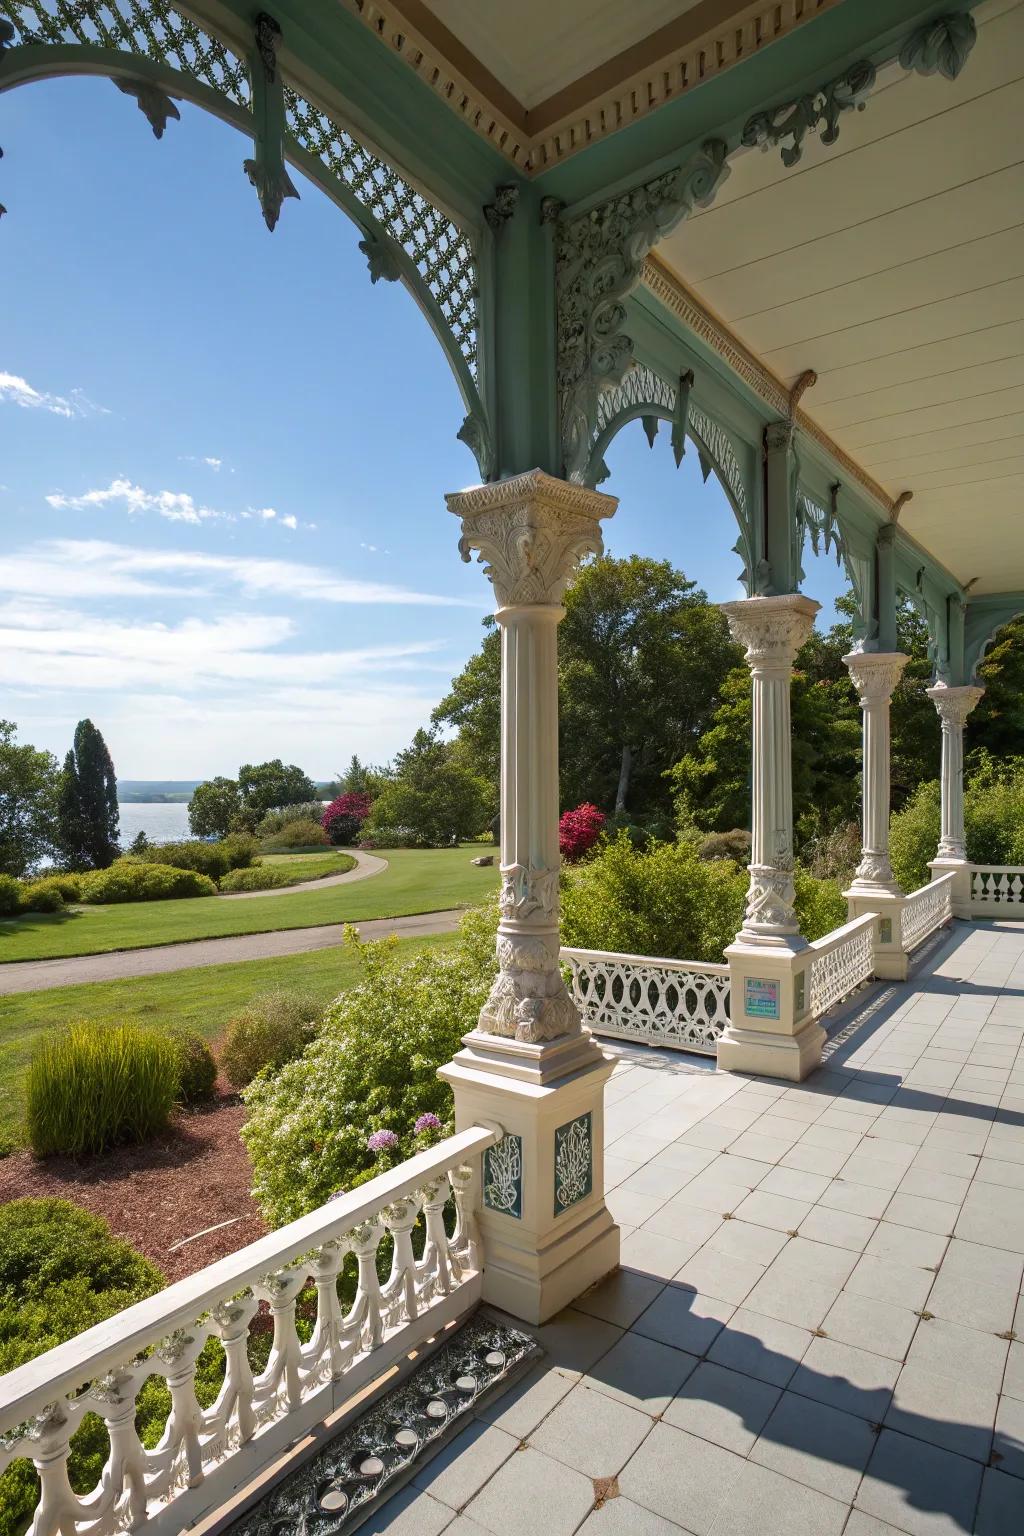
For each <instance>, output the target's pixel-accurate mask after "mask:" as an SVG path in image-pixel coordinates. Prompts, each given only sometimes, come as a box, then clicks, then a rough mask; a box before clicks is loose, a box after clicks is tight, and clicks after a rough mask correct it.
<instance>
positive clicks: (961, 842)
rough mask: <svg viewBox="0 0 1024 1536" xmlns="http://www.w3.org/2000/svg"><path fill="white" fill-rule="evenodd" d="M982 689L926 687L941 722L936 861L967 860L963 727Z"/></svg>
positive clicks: (960, 861)
mask: <svg viewBox="0 0 1024 1536" xmlns="http://www.w3.org/2000/svg"><path fill="white" fill-rule="evenodd" d="M984 692H985V690H984V688H973V687H965V688H947V687H944V686H943V685H942V684H939V685H938V686H937V687H935V688H929V689H928V697H929V698H930V699H931V701H932V703H933V704H934V705H935V708H936V709H937V710H938V714H939V719H940V720H941V722H942V777H941V785H942V809H941V823H940V834H939V851H938V860H939V862H940V863H947V862H953V863H958V864H962V863H965V862H966V859H967V842H966V835H965V831H964V726H965V724H966V723H967V717H968V715H969V714H970V713H971V710H972V709H973V708H974V706H975V705H976V704H977V702H978V700H979V699H980V698H981V696H982V694H983V693H984Z"/></svg>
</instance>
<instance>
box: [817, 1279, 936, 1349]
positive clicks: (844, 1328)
mask: <svg viewBox="0 0 1024 1536" xmlns="http://www.w3.org/2000/svg"><path fill="white" fill-rule="evenodd" d="M917 1325H918V1318H917V1315H916V1313H915V1312H913V1311H912V1310H911V1309H910V1308H909V1307H899V1306H893V1305H892V1303H891V1302H888V1301H878V1300H876V1299H875V1298H874V1297H870V1296H859V1295H857V1294H856V1292H851V1291H844V1292H843V1294H842V1295H841V1296H840V1297H839V1299H838V1301H837V1302H836V1304H835V1306H834V1307H832V1309H831V1311H830V1312H829V1313H828V1314H827V1316H826V1318H825V1320H824V1322H823V1323H822V1325H821V1326H822V1327H823V1328H824V1330H825V1332H826V1333H827V1334H828V1336H829V1338H830V1339H838V1340H839V1342H840V1343H841V1344H852V1345H854V1347H855V1348H857V1349H866V1350H869V1351H870V1352H871V1354H873V1355H885V1356H886V1357H887V1358H888V1359H890V1360H903V1359H904V1357H905V1356H906V1353H907V1350H908V1349H909V1348H910V1341H911V1339H912V1338H913V1337H914V1330H915V1329H916V1328H917Z"/></svg>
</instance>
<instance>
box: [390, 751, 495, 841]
mask: <svg viewBox="0 0 1024 1536" xmlns="http://www.w3.org/2000/svg"><path fill="white" fill-rule="evenodd" d="M493 814H494V795H493V792H492V791H491V789H490V786H489V785H488V783H487V781H486V780H485V779H482V778H481V777H480V776H479V775H478V774H475V773H473V772H472V771H471V770H470V769H469V768H467V767H466V766H465V763H464V761H463V758H462V754H461V753H460V752H459V750H458V747H457V746H456V744H455V743H453V742H449V741H441V740H439V739H438V735H437V730H436V728H435V729H431V730H419V731H417V732H416V734H415V736H414V737H413V739H412V742H411V744H410V745H409V746H408V747H406V749H405V751H404V752H399V754H398V756H397V757H396V758H395V762H394V769H393V776H392V777H391V778H390V779H388V781H387V782H386V783H385V785H384V787H383V789H382V790H381V791H380V794H379V795H378V796H377V798H376V799H375V800H374V802H373V809H372V811H371V812H370V817H369V820H368V821H367V822H366V823H365V826H366V831H367V832H368V833H369V834H370V835H371V836H372V835H373V834H374V833H380V832H383V831H384V830H385V829H393V828H397V827H400V828H404V829H407V830H408V831H410V832H412V833H414V834H415V836H416V837H417V839H418V840H419V841H421V842H423V843H424V844H426V845H428V846H432V847H443V846H445V845H447V844H450V843H453V842H457V841H458V840H459V839H460V838H465V837H475V836H476V835H477V834H478V833H479V832H481V831H482V830H483V829H484V827H485V826H486V824H487V821H488V819H489V817H490V816H492V815H493Z"/></svg>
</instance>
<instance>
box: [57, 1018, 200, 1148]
mask: <svg viewBox="0 0 1024 1536" xmlns="http://www.w3.org/2000/svg"><path fill="white" fill-rule="evenodd" d="M177 1091H178V1055H177V1052H176V1050H175V1047H174V1045H173V1044H172V1042H171V1041H170V1040H169V1039H168V1038H167V1037H166V1036H164V1035H158V1034H156V1033H155V1032H154V1031H152V1030H146V1029H142V1028H140V1027H139V1026H138V1025H135V1024H113V1025H100V1024H92V1023H89V1022H88V1021H85V1022H82V1023H78V1024H72V1025H71V1027H70V1028H69V1029H67V1030H65V1031H64V1032H62V1033H60V1034H57V1035H55V1036H53V1037H51V1038H50V1039H46V1040H44V1041H43V1042H42V1043H41V1044H40V1045H38V1046H37V1047H36V1050H35V1053H34V1055H33V1057H32V1060H31V1063H30V1065H29V1071H28V1085H27V1112H26V1119H27V1126H28V1138H29V1142H30V1144H31V1147H32V1150H33V1152H35V1153H36V1155H37V1156H39V1157H45V1156H47V1155H48V1154H49V1153H56V1152H65V1153H69V1154H70V1155H71V1156H74V1157H77V1156H79V1155H81V1154H82V1153H86V1152H102V1151H103V1150H104V1149H105V1148H107V1147H112V1146H116V1145H117V1144H118V1143H120V1142H126V1141H144V1140H145V1139H146V1138H147V1137H148V1136H154V1135H156V1133H157V1132H158V1131H162V1130H163V1129H164V1127H165V1126H166V1124H167V1119H168V1116H169V1115H170V1112H171V1110H172V1108H173V1107H174V1100H175V1095H176V1094H177Z"/></svg>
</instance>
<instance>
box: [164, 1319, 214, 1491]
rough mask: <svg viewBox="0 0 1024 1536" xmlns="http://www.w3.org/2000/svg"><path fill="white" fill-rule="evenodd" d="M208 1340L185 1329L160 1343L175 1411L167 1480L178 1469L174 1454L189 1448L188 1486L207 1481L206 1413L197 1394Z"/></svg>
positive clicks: (168, 1435)
mask: <svg viewBox="0 0 1024 1536" xmlns="http://www.w3.org/2000/svg"><path fill="white" fill-rule="evenodd" d="M204 1343H205V1340H204V1339H203V1337H202V1335H201V1334H200V1335H195V1334H191V1333H187V1332H186V1331H185V1330H184V1329H181V1330H179V1331H178V1332H177V1333H173V1334H171V1336H170V1337H169V1338H166V1339H163V1340H162V1341H161V1343H160V1344H159V1345H158V1346H157V1349H156V1357H157V1359H158V1360H159V1361H161V1362H162V1364H163V1365H165V1366H166V1367H167V1369H166V1371H165V1373H164V1374H165V1377H166V1380H167V1390H168V1391H169V1392H170V1394H171V1411H170V1414H169V1416H168V1419H167V1427H166V1429H165V1430H164V1433H163V1436H162V1438H161V1441H160V1445H159V1446H158V1447H157V1449H158V1450H160V1451H166V1452H167V1453H168V1455H169V1460H168V1465H167V1483H168V1486H170V1480H171V1477H172V1475H173V1471H174V1457H175V1455H176V1453H177V1450H178V1447H179V1446H183V1447H184V1450H185V1465H186V1468H187V1470H188V1487H189V1488H195V1487H196V1485H197V1484H198V1483H201V1482H202V1480H203V1452H202V1447H201V1445H200V1443H199V1431H200V1428H201V1427H202V1421H203V1414H202V1409H201V1408H200V1406H199V1399H198V1398H197V1397H196V1361H197V1360H198V1358H199V1356H200V1354H201V1353H202V1349H203V1345H204Z"/></svg>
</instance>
